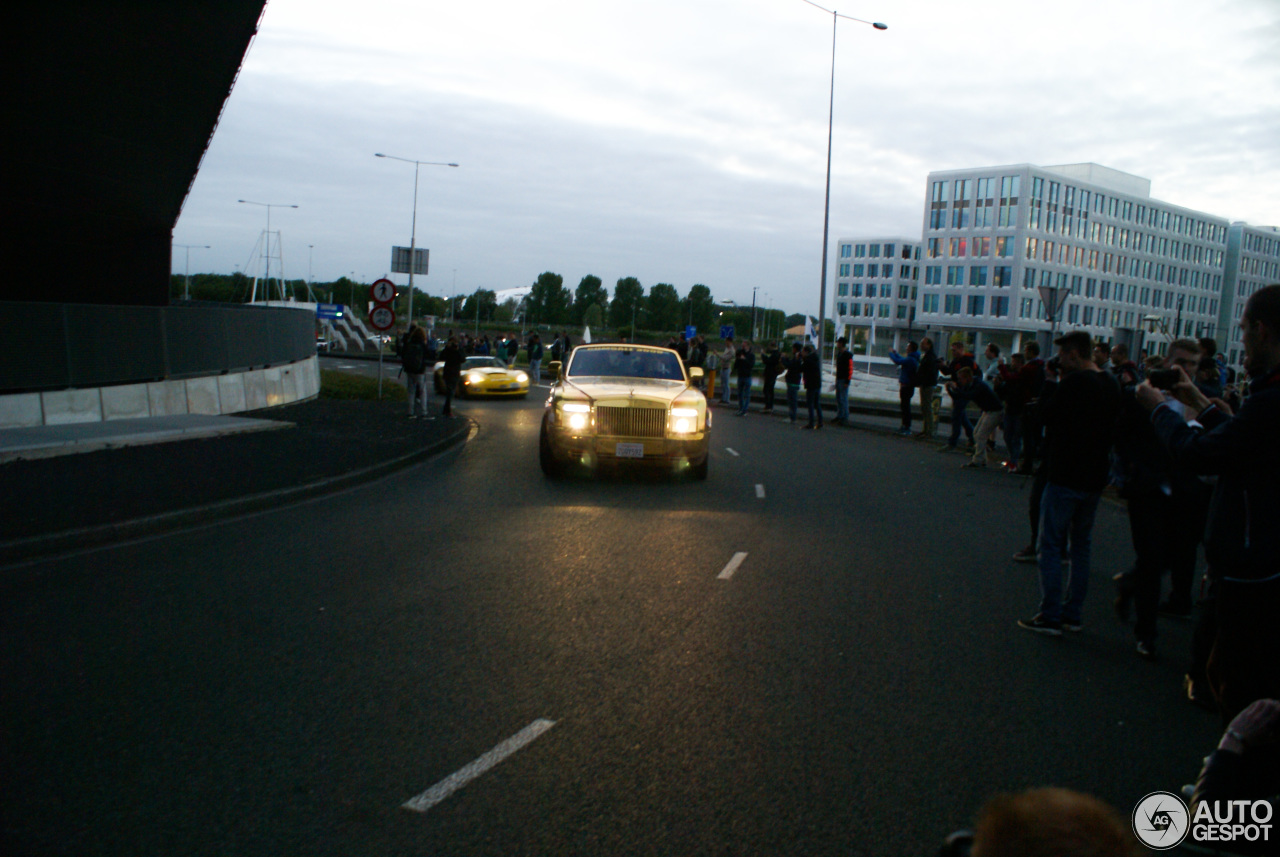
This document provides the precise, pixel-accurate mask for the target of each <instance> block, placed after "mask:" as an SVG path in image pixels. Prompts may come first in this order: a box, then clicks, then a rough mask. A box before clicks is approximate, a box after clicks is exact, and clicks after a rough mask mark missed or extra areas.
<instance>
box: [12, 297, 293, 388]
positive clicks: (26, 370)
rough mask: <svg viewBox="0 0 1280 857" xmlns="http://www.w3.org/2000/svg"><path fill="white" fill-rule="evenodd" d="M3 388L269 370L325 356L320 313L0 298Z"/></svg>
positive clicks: (231, 306)
mask: <svg viewBox="0 0 1280 857" xmlns="http://www.w3.org/2000/svg"><path fill="white" fill-rule="evenodd" d="M0 331H3V333H2V334H0V394H6V393H23V392H37V391H44V390H61V389H67V388H79V387H102V386H109V385H113V384H136V383H140V382H146V381H161V380H166V379H180V378H197V377H202V376H207V375H220V374H223V373H226V372H236V371H246V370H250V369H261V368H264V367H267V366H278V365H281V364H284V363H292V362H294V361H297V360H305V359H307V358H310V357H313V356H315V353H316V344H315V343H316V340H315V314H314V313H312V312H306V311H303V310H300V309H286V308H277V307H259V306H245V305H241V304H224V305H218V306H211V305H208V304H204V305H200V306H169V307H138V306H110V305H96V304H57V303H38V302H20V301H0Z"/></svg>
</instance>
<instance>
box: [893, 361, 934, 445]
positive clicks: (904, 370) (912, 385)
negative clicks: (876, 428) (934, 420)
mask: <svg viewBox="0 0 1280 857" xmlns="http://www.w3.org/2000/svg"><path fill="white" fill-rule="evenodd" d="M925 341H926V342H928V340H927V339H926V340H925ZM919 348H920V347H919V346H918V345H916V344H915V342H914V341H912V342H908V343H907V353H906V354H899V353H898V352H897V351H896V350H893V351H890V352H889V359H890V360H892V361H893V362H894V364H895V365H896V366H897V367H898V409H899V411H901V413H902V426H901V427H900V428H899V429H898V434H900V435H903V436H905V437H911V397H912V396H913V395H915V391H916V371H917V370H918V369H919V368H920V351H919ZM937 371H938V370H937V363H935V364H934V375H935V376H936V375H937ZM932 392H933V391H932V390H930V393H931V394H932ZM929 416H932V415H931V414H930V415H929ZM929 416H926V417H925V424H926V425H928V424H929V423H930V422H931V421H930V419H929Z"/></svg>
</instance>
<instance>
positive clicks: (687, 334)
mask: <svg viewBox="0 0 1280 857" xmlns="http://www.w3.org/2000/svg"><path fill="white" fill-rule="evenodd" d="M697 335H698V328H696V327H694V326H693V325H692V324H686V325H685V326H684V338H685V339H693V338H694V337H695V336H697Z"/></svg>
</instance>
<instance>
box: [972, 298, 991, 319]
mask: <svg viewBox="0 0 1280 857" xmlns="http://www.w3.org/2000/svg"><path fill="white" fill-rule="evenodd" d="M986 304H987V299H986V298H985V297H983V296H982V295H970V296H969V315H982V314H983V313H984V312H985V311H986V309H985V308H986Z"/></svg>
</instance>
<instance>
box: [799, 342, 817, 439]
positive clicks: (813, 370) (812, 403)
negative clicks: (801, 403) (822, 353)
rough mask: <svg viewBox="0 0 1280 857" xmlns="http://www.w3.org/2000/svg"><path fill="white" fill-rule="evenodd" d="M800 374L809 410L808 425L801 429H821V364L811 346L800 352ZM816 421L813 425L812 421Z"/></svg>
mask: <svg viewBox="0 0 1280 857" xmlns="http://www.w3.org/2000/svg"><path fill="white" fill-rule="evenodd" d="M801 355H802V356H801V358H800V373H801V375H803V377H804V400H805V405H806V406H807V407H808V408H809V424H808V425H807V426H803V427H802V428H807V429H820V428H822V402H821V400H820V398H819V397H820V396H821V395H822V363H821V362H820V361H819V360H818V352H817V351H815V350H814V348H813V346H812V345H806V346H805V347H804V351H803V352H801ZM815 419H816V420H817V422H816V423H815V422H814V420H815Z"/></svg>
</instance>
